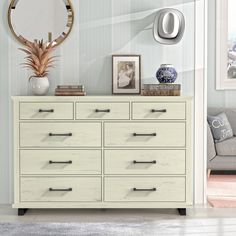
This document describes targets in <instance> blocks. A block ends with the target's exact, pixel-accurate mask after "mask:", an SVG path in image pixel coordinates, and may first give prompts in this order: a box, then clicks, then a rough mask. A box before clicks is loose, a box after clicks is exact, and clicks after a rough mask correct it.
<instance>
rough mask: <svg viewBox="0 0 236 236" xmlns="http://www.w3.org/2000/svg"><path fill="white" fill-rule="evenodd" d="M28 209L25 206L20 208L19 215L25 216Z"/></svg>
mask: <svg viewBox="0 0 236 236" xmlns="http://www.w3.org/2000/svg"><path fill="white" fill-rule="evenodd" d="M27 210H28V209H25V208H19V209H18V216H23V215H25V213H26V212H27Z"/></svg>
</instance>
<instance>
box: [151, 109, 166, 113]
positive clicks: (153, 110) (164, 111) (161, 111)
mask: <svg viewBox="0 0 236 236" xmlns="http://www.w3.org/2000/svg"><path fill="white" fill-rule="evenodd" d="M151 112H152V113H166V112H167V110H166V109H160V110H158V109H152V110H151Z"/></svg>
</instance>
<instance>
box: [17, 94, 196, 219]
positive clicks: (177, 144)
mask: <svg viewBox="0 0 236 236" xmlns="http://www.w3.org/2000/svg"><path fill="white" fill-rule="evenodd" d="M13 100H14V203H13V207H14V208H18V213H19V215H23V214H24V213H25V211H26V210H27V209H28V208H177V209H179V212H180V214H186V208H188V207H191V206H192V204H193V168H192V163H193V151H192V99H191V98H187V97H142V96H94V97H92V96H87V97H30V96H28V97H13Z"/></svg>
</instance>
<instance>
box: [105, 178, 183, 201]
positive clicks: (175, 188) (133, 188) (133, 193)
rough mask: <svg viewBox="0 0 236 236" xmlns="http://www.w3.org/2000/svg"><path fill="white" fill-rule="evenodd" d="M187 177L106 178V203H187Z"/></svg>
mask: <svg viewBox="0 0 236 236" xmlns="http://www.w3.org/2000/svg"><path fill="white" fill-rule="evenodd" d="M185 195H186V194H185V177H142V178H141V177H132V178H126V177H124V178H122V177H120V178H115V177H107V178H105V201H119V202H127V201H142V202H185Z"/></svg>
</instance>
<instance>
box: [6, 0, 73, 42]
mask: <svg viewBox="0 0 236 236" xmlns="http://www.w3.org/2000/svg"><path fill="white" fill-rule="evenodd" d="M73 21H74V12H73V8H72V4H71V1H70V0H12V1H11V4H10V6H9V11H8V22H9V26H10V29H11V30H12V33H13V34H14V36H15V37H16V38H17V40H19V41H20V42H21V43H23V44H25V43H26V42H27V41H30V42H33V41H34V40H42V39H43V41H44V42H47V41H48V42H53V44H54V45H55V46H57V45H59V44H60V43H62V42H63V41H64V40H65V39H66V37H67V36H68V35H69V33H70V32H71V29H72V26H73Z"/></svg>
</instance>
